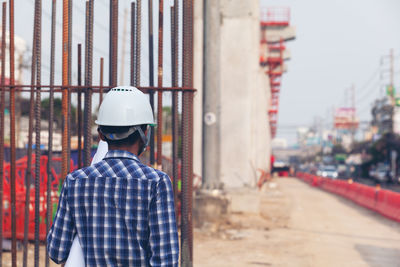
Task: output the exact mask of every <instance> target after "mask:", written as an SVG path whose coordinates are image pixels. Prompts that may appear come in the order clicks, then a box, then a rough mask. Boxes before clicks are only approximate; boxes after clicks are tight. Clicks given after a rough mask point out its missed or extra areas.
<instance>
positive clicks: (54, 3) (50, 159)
mask: <svg viewBox="0 0 400 267" xmlns="http://www.w3.org/2000/svg"><path fill="white" fill-rule="evenodd" d="M56 10H57V1H56V0H52V4H51V45H50V95H49V139H48V150H49V154H48V162H47V177H48V178H47V205H46V207H47V210H46V212H47V213H46V218H47V219H46V235H47V234H48V232H49V230H50V225H51V215H52V203H51V183H52V181H53V173H52V172H51V167H52V162H53V120H54V88H53V87H52V86H54V62H55V49H56ZM49 264H50V262H49V253H48V251H47V249H46V263H45V266H46V267H48V266H49Z"/></svg>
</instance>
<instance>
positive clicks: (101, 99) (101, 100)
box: [99, 57, 104, 106]
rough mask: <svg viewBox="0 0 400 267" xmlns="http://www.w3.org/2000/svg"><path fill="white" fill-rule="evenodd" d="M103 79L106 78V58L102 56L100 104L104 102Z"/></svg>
mask: <svg viewBox="0 0 400 267" xmlns="http://www.w3.org/2000/svg"><path fill="white" fill-rule="evenodd" d="M103 79H104V58H102V57H101V58H100V88H99V90H100V92H99V94H100V101H99V106H100V104H101V102H103Z"/></svg>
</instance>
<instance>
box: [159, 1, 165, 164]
mask: <svg viewBox="0 0 400 267" xmlns="http://www.w3.org/2000/svg"><path fill="white" fill-rule="evenodd" d="M163 14H164V0H159V4H158V87H162V84H163V26H164V21H163V20H164V16H163ZM162 102H163V94H162V92H158V93H157V165H158V167H159V168H160V169H162V123H163V122H162V121H163V118H162V115H163V112H162Z"/></svg>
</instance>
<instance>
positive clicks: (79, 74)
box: [78, 44, 82, 169]
mask: <svg viewBox="0 0 400 267" xmlns="http://www.w3.org/2000/svg"><path fill="white" fill-rule="evenodd" d="M81 85H82V44H78V86H81ZM78 168H79V169H80V168H82V91H81V90H79V91H78Z"/></svg>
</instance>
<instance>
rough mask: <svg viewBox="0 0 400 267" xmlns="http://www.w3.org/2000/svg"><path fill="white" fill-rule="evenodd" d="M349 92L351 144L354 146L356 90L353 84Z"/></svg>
mask: <svg viewBox="0 0 400 267" xmlns="http://www.w3.org/2000/svg"><path fill="white" fill-rule="evenodd" d="M350 90H351V143H352V144H354V136H355V134H356V128H357V126H356V90H355V87H354V84H353V85H352V86H351V88H350Z"/></svg>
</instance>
